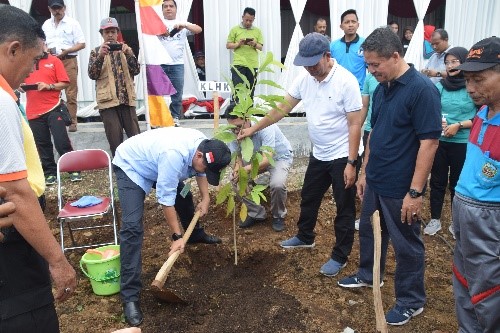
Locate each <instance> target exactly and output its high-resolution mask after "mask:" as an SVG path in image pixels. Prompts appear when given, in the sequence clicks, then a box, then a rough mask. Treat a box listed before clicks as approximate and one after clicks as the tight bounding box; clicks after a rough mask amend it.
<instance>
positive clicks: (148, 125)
mask: <svg viewBox="0 0 500 333" xmlns="http://www.w3.org/2000/svg"><path fill="white" fill-rule="evenodd" d="M135 21H136V24H137V37H138V39H139V56H138V58H137V61H139V65H140V67H141V73H140V75H142V83H143V87H142V89H143V91H144V109H145V115H146V129H147V130H148V131H149V130H150V129H151V121H150V118H149V101H148V96H149V94H148V79H147V75H146V57H145V56H144V40H143V37H142V36H143V35H142V26H141V8H140V6H139V0H135Z"/></svg>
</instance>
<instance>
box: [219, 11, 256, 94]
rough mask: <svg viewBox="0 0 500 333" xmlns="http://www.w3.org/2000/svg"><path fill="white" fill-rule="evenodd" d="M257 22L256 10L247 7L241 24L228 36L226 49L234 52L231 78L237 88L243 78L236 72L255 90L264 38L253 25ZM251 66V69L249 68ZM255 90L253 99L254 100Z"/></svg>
mask: <svg viewBox="0 0 500 333" xmlns="http://www.w3.org/2000/svg"><path fill="white" fill-rule="evenodd" d="M254 20H255V9H253V8H250V7H247V8H245V9H244V10H243V16H242V17H241V23H240V24H238V25H237V26H234V27H233V28H232V29H231V31H229V36H227V43H226V48H227V49H228V50H234V59H233V66H232V67H231V78H232V80H233V84H234V85H235V86H236V85H237V84H239V83H243V80H242V78H241V77H240V76H239V75H238V73H237V72H236V69H237V70H238V72H240V73H241V74H242V75H243V76H245V77H246V78H247V80H248V82H249V83H250V85H251V87H249V88H253V86H254V82H255V72H256V71H257V68H258V67H259V53H258V51H257V50H259V51H262V46H263V44H264V37H262V32H261V31H260V29H259V28H257V27H256V26H254V25H253V21H254ZM248 66H250V67H248ZM253 93H254V89H252V93H251V95H250V96H251V97H252V98H253Z"/></svg>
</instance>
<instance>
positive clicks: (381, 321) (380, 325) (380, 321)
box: [372, 210, 388, 333]
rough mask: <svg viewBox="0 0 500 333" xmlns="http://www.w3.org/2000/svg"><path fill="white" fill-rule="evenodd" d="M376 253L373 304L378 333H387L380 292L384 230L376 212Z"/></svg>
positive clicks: (374, 216) (374, 235)
mask: <svg viewBox="0 0 500 333" xmlns="http://www.w3.org/2000/svg"><path fill="white" fill-rule="evenodd" d="M372 224H373V237H374V240H375V242H374V245H373V246H374V252H373V302H374V305H375V317H376V323H377V332H382V333H387V332H388V330H387V322H386V321H385V315H384V306H383V304H382V293H381V291H380V255H381V247H382V236H381V234H382V230H381V228H380V215H379V211H378V210H376V211H375V213H373V216H372Z"/></svg>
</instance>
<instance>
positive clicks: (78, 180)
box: [71, 178, 82, 183]
mask: <svg viewBox="0 0 500 333" xmlns="http://www.w3.org/2000/svg"><path fill="white" fill-rule="evenodd" d="M71 181H72V182H73V183H74V182H81V181H82V179H81V178H79V179H71Z"/></svg>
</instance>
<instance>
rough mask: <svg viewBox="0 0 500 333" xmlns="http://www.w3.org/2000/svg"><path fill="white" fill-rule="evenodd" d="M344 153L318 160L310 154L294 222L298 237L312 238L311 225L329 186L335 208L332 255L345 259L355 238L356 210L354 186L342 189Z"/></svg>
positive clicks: (337, 259) (333, 257)
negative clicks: (334, 158) (332, 158)
mask: <svg viewBox="0 0 500 333" xmlns="http://www.w3.org/2000/svg"><path fill="white" fill-rule="evenodd" d="M346 164H347V157H344V158H339V159H336V160H333V161H320V160H318V159H316V158H315V157H314V156H312V155H311V156H310V157H309V165H308V166H307V170H306V174H305V178H304V186H303V187H302V192H301V196H302V199H301V202H300V217H299V221H298V222H297V225H298V227H299V232H298V234H297V237H298V238H299V239H300V240H301V241H303V242H306V243H308V244H311V243H312V242H314V238H315V233H314V227H315V226H316V221H317V219H318V211H319V207H320V205H321V201H322V199H323V196H324V195H325V193H326V191H327V190H328V188H329V187H330V185H331V186H332V189H333V197H334V199H335V205H336V208H337V214H336V216H335V220H334V230H335V245H334V246H333V250H332V259H333V260H335V261H337V262H340V263H342V264H343V263H345V262H346V261H347V257H348V256H349V254H350V253H351V250H352V244H353V242H354V220H355V214H356V201H355V198H356V186H354V185H353V186H351V187H350V188H348V189H345V183H344V169H345V167H346Z"/></svg>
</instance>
